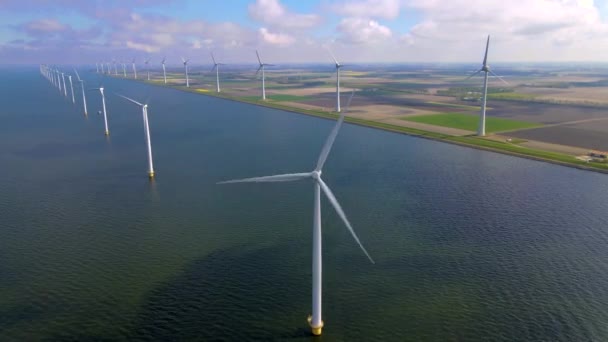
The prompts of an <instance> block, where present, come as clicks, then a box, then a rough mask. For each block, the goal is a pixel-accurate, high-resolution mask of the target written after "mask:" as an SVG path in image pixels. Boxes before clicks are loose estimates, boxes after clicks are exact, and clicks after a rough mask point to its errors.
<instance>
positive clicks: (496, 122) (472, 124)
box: [402, 113, 542, 133]
mask: <svg viewBox="0 0 608 342" xmlns="http://www.w3.org/2000/svg"><path fill="white" fill-rule="evenodd" d="M402 120H406V121H413V122H420V123H424V124H429V125H435V126H443V127H450V128H458V129H464V130H467V131H476V130H477V125H478V123H479V117H478V116H477V115H468V114H461V113H440V114H432V115H416V116H407V117H404V118H402ZM540 126H542V125H540V124H537V123H531V122H525V121H516V120H509V119H501V118H493V117H487V116H486V132H488V133H492V132H502V131H512V130H516V129H521V128H530V127H540Z"/></svg>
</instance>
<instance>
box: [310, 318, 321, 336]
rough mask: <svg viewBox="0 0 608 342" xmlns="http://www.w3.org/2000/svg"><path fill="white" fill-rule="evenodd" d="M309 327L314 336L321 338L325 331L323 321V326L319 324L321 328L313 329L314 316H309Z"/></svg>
mask: <svg viewBox="0 0 608 342" xmlns="http://www.w3.org/2000/svg"><path fill="white" fill-rule="evenodd" d="M307 321H308V325H309V326H310V331H311V332H312V334H313V335H315V336H321V332H322V331H323V321H321V324H319V326H316V327H313V326H312V315H308V319H307Z"/></svg>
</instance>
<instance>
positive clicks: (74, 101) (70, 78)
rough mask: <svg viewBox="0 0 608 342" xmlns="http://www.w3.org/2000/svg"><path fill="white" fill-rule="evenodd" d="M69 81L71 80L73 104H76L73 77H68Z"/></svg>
mask: <svg viewBox="0 0 608 342" xmlns="http://www.w3.org/2000/svg"><path fill="white" fill-rule="evenodd" d="M68 79H69V80H70V90H71V91H72V103H76V99H75V98H74V85H73V84H72V75H68Z"/></svg>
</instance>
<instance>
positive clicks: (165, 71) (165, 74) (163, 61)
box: [160, 57, 167, 84]
mask: <svg viewBox="0 0 608 342" xmlns="http://www.w3.org/2000/svg"><path fill="white" fill-rule="evenodd" d="M166 60H167V57H163V60H162V62H160V63H161V64H162V65H163V78H164V79H165V84H167V70H165V61H166Z"/></svg>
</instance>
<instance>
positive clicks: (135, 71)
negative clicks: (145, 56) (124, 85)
mask: <svg viewBox="0 0 608 342" xmlns="http://www.w3.org/2000/svg"><path fill="white" fill-rule="evenodd" d="M131 63H132V64H133V78H134V79H137V69H136V68H135V58H133V60H132V61H131Z"/></svg>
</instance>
